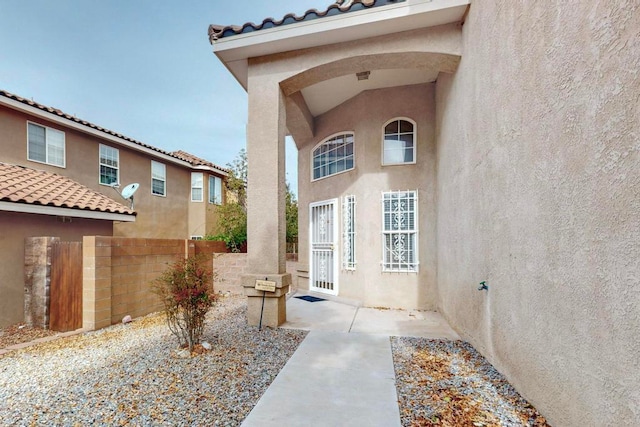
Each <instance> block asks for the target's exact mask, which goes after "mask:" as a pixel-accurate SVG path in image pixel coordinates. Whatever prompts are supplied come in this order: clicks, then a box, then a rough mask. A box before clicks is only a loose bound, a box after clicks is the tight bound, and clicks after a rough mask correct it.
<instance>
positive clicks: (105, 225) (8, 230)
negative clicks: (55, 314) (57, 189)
mask: <svg viewBox="0 0 640 427" xmlns="http://www.w3.org/2000/svg"><path fill="white" fill-rule="evenodd" d="M111 233H112V222H111V221H100V220H90V219H80V218H73V219H72V220H71V222H64V223H63V222H61V221H60V220H59V219H58V218H57V217H55V216H47V215H34V214H18V213H10V212H0V255H1V256H0V327H3V326H7V325H9V324H13V323H17V322H22V321H23V320H24V262H25V253H24V239H25V237H36V236H55V237H60V240H61V241H69V242H81V241H82V236H83V235H87V234H90V235H103V236H108V235H111Z"/></svg>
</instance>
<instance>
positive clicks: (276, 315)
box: [242, 72, 291, 327]
mask: <svg viewBox="0 0 640 427" xmlns="http://www.w3.org/2000/svg"><path fill="white" fill-rule="evenodd" d="M248 93H249V123H248V126H247V157H248V162H249V167H248V187H247V240H248V262H247V275H245V276H243V279H242V282H243V285H244V286H245V290H246V294H247V297H248V298H249V304H248V311H249V313H248V316H247V318H248V319H249V323H250V324H254V323H255V324H257V322H256V321H255V319H259V313H257V315H256V313H255V312H254V311H256V310H260V309H261V306H262V305H261V304H260V305H258V304H253V303H252V302H254V301H253V299H255V298H257V296H256V295H255V292H251V291H252V284H253V283H254V282H255V279H264V278H265V277H270V276H277V277H278V280H277V281H278V282H279V284H280V285H281V286H282V284H284V287H283V288H280V289H279V292H277V293H274V295H267V298H269V299H270V300H272V301H269V303H267V304H265V315H264V316H263V317H264V318H265V319H271V321H268V322H267V323H266V324H267V325H268V326H273V327H275V326H278V325H279V324H281V323H283V322H284V321H285V320H286V317H285V316H284V315H283V313H285V303H286V298H283V297H282V294H283V293H284V294H286V292H287V291H288V288H289V283H291V280H290V275H287V274H286V259H285V251H286V241H285V227H286V226H285V191H286V186H285V141H284V138H285V134H286V112H285V101H284V96H283V94H282V91H281V90H280V86H279V85H278V81H277V79H276V78H274V77H272V76H270V75H268V74H260V73H257V74H254V75H252V73H251V72H250V76H249V85H248ZM285 276H286V277H285ZM276 295H277V296H276ZM271 312H273V313H271ZM263 323H264V322H263Z"/></svg>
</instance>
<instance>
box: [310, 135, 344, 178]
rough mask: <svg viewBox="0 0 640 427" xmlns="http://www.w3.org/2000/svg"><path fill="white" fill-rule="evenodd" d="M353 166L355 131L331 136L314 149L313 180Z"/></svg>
mask: <svg viewBox="0 0 640 427" xmlns="http://www.w3.org/2000/svg"><path fill="white" fill-rule="evenodd" d="M353 167H354V161H353V133H343V134H338V135H334V136H331V137H329V138H327V139H326V140H324V141H323V142H321V143H320V144H318V146H317V147H316V148H315V149H314V150H313V171H312V179H313V180H316V179H320V178H325V177H327V176H331V175H335V174H337V173H340V172H344V171H348V170H351V169H353Z"/></svg>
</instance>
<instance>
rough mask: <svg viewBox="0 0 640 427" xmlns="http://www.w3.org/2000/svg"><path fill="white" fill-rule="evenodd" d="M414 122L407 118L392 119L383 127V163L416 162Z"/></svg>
mask: <svg viewBox="0 0 640 427" xmlns="http://www.w3.org/2000/svg"><path fill="white" fill-rule="evenodd" d="M414 127H415V126H414V124H413V123H412V122H410V121H407V120H397V119H396V120H393V121H391V122H389V123H388V124H387V125H386V126H385V127H384V143H383V148H382V164H383V165H401V164H406V163H415V162H416V144H415V132H414Z"/></svg>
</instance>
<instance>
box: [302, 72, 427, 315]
mask: <svg viewBox="0 0 640 427" xmlns="http://www.w3.org/2000/svg"><path fill="white" fill-rule="evenodd" d="M434 101H435V85H434V84H422V85H417V86H404V87H399V88H388V89H379V90H375V91H367V92H364V93H361V94H360V95H358V96H356V97H355V98H352V99H351V100H349V101H347V102H345V103H344V104H342V105H340V106H339V107H336V108H334V109H333V110H331V111H329V112H327V113H325V114H323V115H322V116H319V117H317V118H316V121H315V129H316V138H314V139H312V140H311V141H309V142H308V143H307V144H306V145H305V146H303V147H301V148H300V150H299V151H298V164H299V165H300V167H299V171H298V174H299V182H298V192H299V206H301V209H300V211H299V213H298V219H299V235H300V237H299V247H300V254H299V260H301V262H302V263H309V256H310V254H309V224H310V220H309V209H308V207H309V205H310V204H311V203H313V202H320V201H324V200H330V199H334V198H338V199H339V203H338V209H337V210H338V223H339V224H340V227H339V233H338V234H339V236H338V242H340V243H339V244H338V248H337V249H338V250H337V251H336V252H335V256H337V257H338V258H339V259H340V258H341V256H342V253H343V251H344V248H343V247H342V245H341V240H342V239H341V236H342V230H343V221H342V220H341V219H342V218H343V216H342V215H343V214H342V212H341V210H342V209H341V202H342V200H343V199H344V197H345V196H347V195H353V196H355V198H356V219H355V226H356V230H355V231H356V261H357V266H356V268H355V271H346V270H344V269H342V268H340V270H339V271H338V272H337V275H338V283H337V286H338V288H339V295H340V296H343V297H345V298H350V299H356V300H359V301H361V302H362V303H364V304H365V305H367V306H371V307H377V306H380V307H392V308H407V309H429V310H433V309H435V308H436V303H437V290H436V259H437V257H436V256H437V254H436V206H435V192H436V185H435V178H436V170H435V162H436V157H435V154H436V146H435V140H434V136H435V105H434ZM398 118H401V119H409V120H412V121H414V122H415V123H416V125H415V132H416V163H415V164H406V165H393V166H383V165H382V139H383V132H384V125H385V124H386V123H387V122H388V121H390V120H391V119H398ZM341 132H353V133H354V153H355V167H354V169H352V170H350V171H347V172H343V173H340V174H337V175H333V176H329V177H326V178H322V179H319V180H315V181H312V180H311V169H310V167H311V165H312V161H311V158H312V153H313V150H314V148H315V147H316V146H317V144H318V143H321V142H322V141H323V140H325V139H326V138H327V137H329V136H331V135H334V134H336V133H341ZM392 190H417V191H418V213H419V218H420V220H419V230H418V233H419V234H418V236H419V239H418V246H419V247H418V252H419V262H420V265H419V269H418V272H417V273H413V272H411V273H407V272H401V273H398V272H382V269H381V267H380V262H381V259H382V246H383V245H382V235H381V233H382V213H381V203H382V202H381V200H382V192H383V191H392ZM340 264H341V263H340ZM298 286H300V287H302V288H306V289H308V288H309V282H308V280H305V278H299V280H298Z"/></svg>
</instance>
